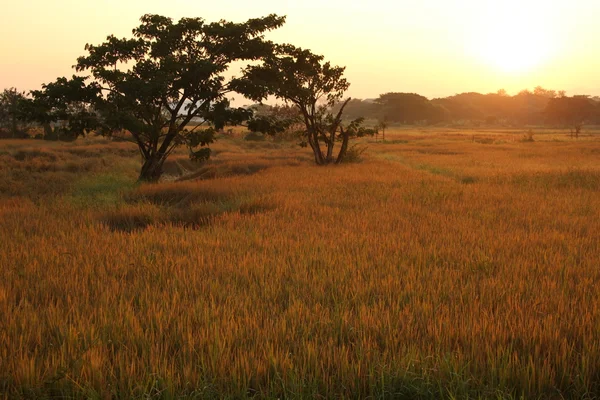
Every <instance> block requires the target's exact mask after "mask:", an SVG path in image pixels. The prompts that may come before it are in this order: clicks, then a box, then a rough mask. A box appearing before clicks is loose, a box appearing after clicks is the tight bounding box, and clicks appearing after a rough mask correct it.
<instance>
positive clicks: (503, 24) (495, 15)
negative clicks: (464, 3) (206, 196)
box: [470, 0, 555, 74]
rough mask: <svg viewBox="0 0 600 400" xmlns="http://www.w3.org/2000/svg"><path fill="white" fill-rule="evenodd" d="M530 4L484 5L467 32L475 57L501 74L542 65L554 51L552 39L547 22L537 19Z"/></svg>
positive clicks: (511, 2)
mask: <svg viewBox="0 0 600 400" xmlns="http://www.w3.org/2000/svg"><path fill="white" fill-rule="evenodd" d="M534 5H535V4H533V3H521V2H514V1H510V0H507V1H505V2H497V3H494V6H493V7H488V8H486V9H485V10H484V12H483V13H482V14H480V15H479V19H478V21H477V24H476V25H475V27H474V29H473V30H472V31H471V40H470V42H471V46H472V53H474V55H475V57H476V58H478V59H479V60H480V62H482V63H485V64H486V65H488V66H490V67H492V68H494V69H496V70H498V71H499V72H505V73H513V74H515V73H525V72H528V71H531V70H533V69H535V68H536V67H540V66H543V65H544V63H546V62H547V61H548V60H549V59H550V58H551V57H552V55H553V53H554V51H555V39H554V37H553V30H552V26H551V25H549V24H548V22H549V21H548V20H547V19H544V18H540V15H539V10H540V9H539V8H537V7H532V6H534ZM528 6H529V7H528Z"/></svg>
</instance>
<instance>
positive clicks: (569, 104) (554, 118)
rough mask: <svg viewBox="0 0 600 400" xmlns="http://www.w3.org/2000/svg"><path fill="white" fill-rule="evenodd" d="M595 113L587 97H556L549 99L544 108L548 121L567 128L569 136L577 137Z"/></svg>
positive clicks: (593, 105)
mask: <svg viewBox="0 0 600 400" xmlns="http://www.w3.org/2000/svg"><path fill="white" fill-rule="evenodd" d="M596 111H597V107H596V106H595V104H594V103H593V101H592V100H591V99H590V98H589V96H573V97H567V96H561V97H556V98H552V99H550V101H549V102H548V105H547V106H546V116H547V118H548V121H549V122H552V123H556V124H560V125H563V126H566V127H569V128H570V129H571V134H572V135H573V134H575V135H576V136H577V137H579V133H580V132H581V129H582V127H583V125H584V124H585V123H586V122H588V121H589V119H590V118H591V117H592V116H593V114H594V112H596Z"/></svg>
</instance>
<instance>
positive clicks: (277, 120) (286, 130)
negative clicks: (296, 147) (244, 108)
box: [248, 104, 304, 139]
mask: <svg viewBox="0 0 600 400" xmlns="http://www.w3.org/2000/svg"><path fill="white" fill-rule="evenodd" d="M250 109H251V110H253V112H254V115H253V117H252V119H251V120H249V121H248V130H249V131H251V132H255V133H264V134H267V135H270V136H275V137H278V138H280V139H292V138H293V139H297V138H298V137H300V138H302V137H303V135H302V133H303V131H304V129H303V128H304V124H303V123H302V115H301V114H300V111H299V110H298V108H297V107H295V106H291V105H287V104H286V105H275V106H269V105H266V104H255V105H253V106H251V107H250Z"/></svg>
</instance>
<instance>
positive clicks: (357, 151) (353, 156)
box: [343, 144, 367, 163]
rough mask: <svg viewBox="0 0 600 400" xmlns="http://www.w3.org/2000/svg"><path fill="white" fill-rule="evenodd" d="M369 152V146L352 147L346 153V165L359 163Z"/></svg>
mask: <svg viewBox="0 0 600 400" xmlns="http://www.w3.org/2000/svg"><path fill="white" fill-rule="evenodd" d="M365 151H367V146H359V145H357V144H355V145H354V146H352V147H350V148H349V149H348V151H347V152H346V156H345V157H344V161H343V162H344V163H359V162H362V160H363V157H362V155H363V153H364V152H365Z"/></svg>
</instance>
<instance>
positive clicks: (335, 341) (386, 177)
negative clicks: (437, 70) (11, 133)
mask: <svg viewBox="0 0 600 400" xmlns="http://www.w3.org/2000/svg"><path fill="white" fill-rule="evenodd" d="M359 146H362V148H363V149H365V151H364V152H363V154H362V160H358V161H360V162H356V163H350V164H346V165H339V166H332V167H317V166H314V165H313V163H312V157H311V156H310V152H309V151H308V150H307V149H302V148H299V147H297V146H295V145H294V143H286V142H277V141H272V140H267V141H257V142H248V141H244V140H242V139H240V138H232V137H227V136H223V137H221V138H220V139H219V140H218V141H217V143H216V144H215V145H214V147H213V149H214V154H213V159H212V161H210V162H209V163H207V164H205V165H201V166H198V165H196V164H193V163H190V162H189V161H188V160H187V156H186V154H185V152H184V151H181V152H180V153H178V154H176V155H175V156H174V157H173V158H172V160H171V161H170V162H169V163H168V165H167V166H166V170H167V171H166V172H167V175H166V176H165V182H162V183H159V184H155V185H139V184H136V182H135V181H136V177H137V172H138V168H139V166H140V160H139V156H138V152H137V150H136V148H135V147H133V146H132V145H130V144H128V143H125V142H110V141H108V140H105V139H99V138H88V139H79V140H78V141H76V142H73V143H50V142H44V141H36V140H21V141H14V140H4V141H0V238H1V240H0V266H1V268H0V397H1V396H4V397H7V398H14V397H17V398H19V397H28V398H43V397H48V398H49V397H57V396H71V397H76V398H78V397H92V398H132V397H133V398H148V397H150V398H154V397H156V398H178V397H181V396H188V397H189V398H222V397H231V398H241V397H246V396H256V397H257V398H277V397H285V398H306V397H308V398H332V397H344V398H346V397H349V398H366V397H369V396H371V397H372V398H466V397H471V398H478V397H479V398H492V397H493V398H577V399H579V398H597V397H599V396H600V298H599V297H598V287H600V286H599V285H600V269H599V268H598V266H599V265H600V240H599V238H600V218H599V215H600V211H599V210H600V196H599V193H600V162H599V161H600V132H587V134H585V135H584V136H582V137H580V138H579V139H578V140H576V139H572V138H570V137H568V136H567V135H566V134H565V132H560V131H556V132H555V131H543V130H536V131H535V134H534V135H533V141H531V140H529V139H528V137H527V135H525V134H524V133H523V132H522V131H517V130H506V131H500V130H488V131H484V130H475V131H460V130H452V129H438V128H426V129H425V128H424V129H422V130H421V129H391V130H388V132H386V141H385V142H381V141H377V142H375V140H374V139H371V138H369V139H365V140H363V141H362V142H360V145H359Z"/></svg>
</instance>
